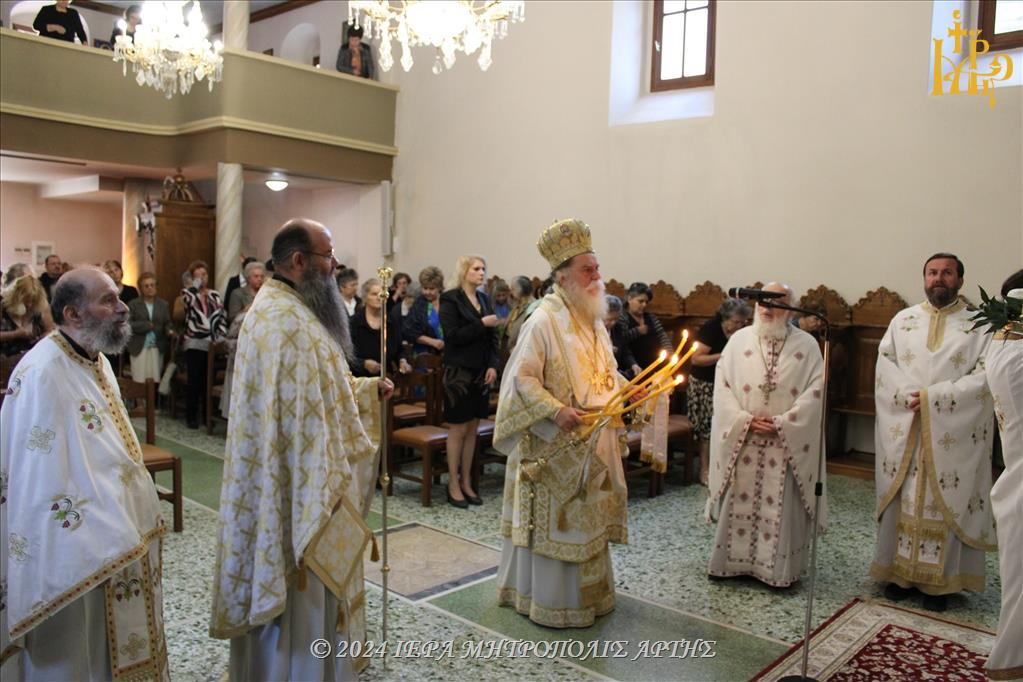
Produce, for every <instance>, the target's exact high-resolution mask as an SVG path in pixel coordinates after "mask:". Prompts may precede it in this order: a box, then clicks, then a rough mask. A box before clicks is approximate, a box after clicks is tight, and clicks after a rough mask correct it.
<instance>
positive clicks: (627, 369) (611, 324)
mask: <svg viewBox="0 0 1023 682" xmlns="http://www.w3.org/2000/svg"><path fill="white" fill-rule="evenodd" d="M605 298H606V299H607V314H606V315H604V326H605V327H607V333H608V335H609V336H610V337H611V348H612V350H614V356H615V362H617V363H618V371H619V372H620V373H621V374H622V376H624V377H625V378H626V379H631V378H632V377H634V376H636V375H637V374H639V372H640V371H641V370H642V368H641V367H640V366H639V365H638V364H637V363H636V358H635V357H634V356H633V355H632V351H631V350H629V344H628V343H627V342H626V341H625V339H624V337H623V332H622V329H621V326H620V325H619V324H618V318H620V317H621V316H622V308H623V306H622V299H620V298H618V297H617V296H615V295H614V294H607V295H606V297H605Z"/></svg>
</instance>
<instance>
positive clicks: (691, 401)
mask: <svg viewBox="0 0 1023 682" xmlns="http://www.w3.org/2000/svg"><path fill="white" fill-rule="evenodd" d="M749 316H750V308H749V306H748V305H746V303H745V302H744V301H741V300H739V299H737V298H729V299H727V300H726V301H725V302H724V303H722V304H721V307H720V308H718V311H717V313H716V314H715V315H714V317H712V318H710V319H709V320H707V321H706V322H704V323H703V326H702V327H700V331H698V332H697V333H696V341H698V342H699V344H700V345H699V346H698V347H697V348H696V350H694V351H693V357H692V359H691V360H690V361H689V362H690V365H691V367H692V369H690V371H689V385H688V387H687V388H686V414H687V415H688V416H689V421H691V422H692V423H693V438H694V439H695V440H696V442H697V444H698V446H699V448H700V483H701V484H702V485H707V475H708V466H709V463H710V419H711V417H712V416H713V414H714V374H715V369H716V368H717V364H718V360H720V359H721V351H723V350H724V349H725V344H726V343H728V339H729V338H730V337H731V336H732V334H734V333H735V332H737V331H739V330H740V329H742V328H743V327H745V326H746V323H748V322H749Z"/></svg>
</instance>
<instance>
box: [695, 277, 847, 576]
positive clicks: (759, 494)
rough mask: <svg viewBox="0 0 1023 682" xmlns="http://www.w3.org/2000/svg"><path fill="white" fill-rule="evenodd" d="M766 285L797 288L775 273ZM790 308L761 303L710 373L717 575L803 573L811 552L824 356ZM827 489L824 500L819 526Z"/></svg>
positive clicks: (713, 567)
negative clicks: (780, 280)
mask: <svg viewBox="0 0 1023 682" xmlns="http://www.w3.org/2000/svg"><path fill="white" fill-rule="evenodd" d="M764 290H765V291H774V292H778V293H782V294H785V296H784V297H783V298H781V299H779V300H781V301H783V302H785V303H789V304H790V305H791V303H792V289H790V288H789V287H788V286H786V285H784V284H778V283H777V282H772V283H770V284H768V285H767V286H765V287H764ZM790 317H791V313H789V312H787V311H784V310H781V309H779V308H771V307H767V306H765V305H763V304H757V308H756V311H755V313H754V319H753V326H751V327H745V328H743V329H740V330H739V331H737V332H735V333H734V334H733V335H732V337H731V338H730V339H729V340H728V344H727V345H726V346H725V349H724V351H722V353H721V359H720V360H718V366H717V371H716V372H715V373H714V416H713V418H712V419H711V440H710V489H709V491H710V499H709V500H708V502H707V511H706V515H707V520H708V521H714V520H717V533H716V534H715V536H714V548H713V550H712V552H711V556H710V567H709V569H708V572H709V574H710V576H711V578H730V577H733V576H738V575H749V576H753V577H754V578H756V579H757V580H760V581H761V582H763V583H766V584H768V585H772V586H774V587H788V586H789V585H791V584H792V583H794V582H796V581H797V580H799V576H800V574H801V573H802V572H803V568H804V567H805V566H806V562H807V559H808V556H809V548H810V531H811V529H812V526H811V525H810V524H811V523H813V511H814V485H815V484H816V482H817V472H818V470H819V468H818V461H817V460H818V457H819V455H820V435H821V432H820V425H821V409H823V406H824V400H823V395H822V383H823V380H824V361H823V359H822V358H821V351H820V347H819V346H818V345H817V341H816V340H815V339H814V338H813V337H812V336H810V335H809V334H807V333H806V332H804V331H802V330H800V329H799V328H797V327H795V326H794V325H791V324H789V318H790ZM826 502H827V500H826V498H822V499H821V507H820V511H821V518H820V521H819V524H820V525H819V527H820V528H822V529H823V526H824V514H825V509H826Z"/></svg>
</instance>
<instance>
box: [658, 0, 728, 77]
mask: <svg viewBox="0 0 1023 682" xmlns="http://www.w3.org/2000/svg"><path fill="white" fill-rule="evenodd" d="M688 11H692V10H688ZM716 18H717V0H707V55H706V60H707V61H706V64H707V71H706V73H703V74H701V75H699V76H679V77H678V78H667V79H662V78H661V75H660V74H661V50H660V49H658V47H659V46H660V44H661V38H662V35H661V31H662V27H663V25H664V0H654V25H653V29H654V30H653V40H652V41H651V44H650V51H651V59H650V92H664V91H666V90H682V89H685V88H703V87H707V86H709V85H714V43H715V40H714V35H715V33H716V29H717V19H716Z"/></svg>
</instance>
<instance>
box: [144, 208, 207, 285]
mask: <svg viewBox="0 0 1023 682" xmlns="http://www.w3.org/2000/svg"><path fill="white" fill-rule="evenodd" d="M216 230H217V212H216V211H215V210H214V209H213V207H212V206H207V205H206V204H195V203H188V202H184V201H164V202H163V211H162V212H160V213H158V214H156V254H155V259H154V263H155V266H156V278H157V283H158V284H157V296H159V297H160V298H162V299H164V300H165V301H167V302H168V303H170V304H172V305H173V303H174V299H176V298H177V297H178V294H180V293H181V288H182V287H181V275H182V273H183V272H184V271H185V270H186V269H187V268H188V265H189V263H191V262H192V261H194V260H202V261H206V264H207V265H208V266H209V283H210V285H211V286H212V284H213V282H215V281H216V279H215V276H214V270H213V268H214V262H215V261H216V246H215V240H216Z"/></svg>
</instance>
